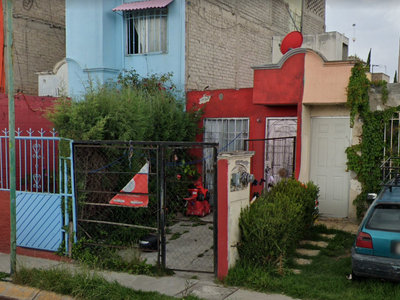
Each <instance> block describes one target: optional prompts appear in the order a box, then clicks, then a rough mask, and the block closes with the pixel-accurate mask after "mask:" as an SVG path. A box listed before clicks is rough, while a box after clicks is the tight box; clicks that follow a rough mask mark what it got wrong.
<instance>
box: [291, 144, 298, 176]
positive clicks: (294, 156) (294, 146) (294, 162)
mask: <svg viewBox="0 0 400 300" xmlns="http://www.w3.org/2000/svg"><path fill="white" fill-rule="evenodd" d="M296 146H297V144H296V137H293V173H292V174H293V176H294V174H295V171H296Z"/></svg>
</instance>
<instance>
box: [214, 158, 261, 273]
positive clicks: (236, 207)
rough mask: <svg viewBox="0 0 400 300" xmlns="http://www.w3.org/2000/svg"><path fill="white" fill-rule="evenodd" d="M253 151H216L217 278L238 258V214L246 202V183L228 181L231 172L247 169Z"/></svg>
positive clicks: (248, 199) (248, 194) (248, 192)
mask: <svg viewBox="0 0 400 300" xmlns="http://www.w3.org/2000/svg"><path fill="white" fill-rule="evenodd" d="M253 155H254V152H244V151H243V152H233V153H231V152H226V153H221V154H219V155H218V267H217V269H218V274H217V275H218V278H219V279H221V280H222V279H223V278H224V277H225V276H226V275H227V274H228V270H229V268H232V267H233V266H234V265H235V263H236V260H237V259H238V258H239V253H238V251H237V248H236V246H237V244H238V243H239V242H240V229H239V217H240V212H241V210H242V209H243V208H245V207H247V206H248V205H249V203H250V184H248V185H247V186H244V187H243V188H241V189H234V188H233V187H232V185H231V179H232V174H233V173H238V172H243V171H245V172H247V173H250V171H251V170H250V159H251V157H252V156H253Z"/></svg>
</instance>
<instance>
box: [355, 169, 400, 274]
mask: <svg viewBox="0 0 400 300" xmlns="http://www.w3.org/2000/svg"><path fill="white" fill-rule="evenodd" d="M397 176H398V175H397V174H396V178H397ZM370 195H373V198H375V200H374V201H373V202H372V204H371V205H370V207H369V209H368V211H367V213H366V214H365V216H364V218H363V220H362V222H361V223H360V226H359V228H358V233H357V237H356V240H355V241H354V244H353V247H352V250H351V264H352V277H353V279H357V277H376V278H382V279H388V280H394V281H400V180H399V181H397V180H392V181H390V183H389V184H386V185H384V188H383V190H382V192H381V193H380V194H379V195H378V196H377V195H376V194H370Z"/></svg>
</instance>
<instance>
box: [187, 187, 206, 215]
mask: <svg viewBox="0 0 400 300" xmlns="http://www.w3.org/2000/svg"><path fill="white" fill-rule="evenodd" d="M195 186H196V187H195V188H194V189H189V190H188V191H189V193H190V196H189V197H186V198H183V200H186V201H188V206H187V209H186V215H188V216H199V217H204V216H206V215H208V214H209V213H210V212H211V206H210V203H209V202H208V200H209V198H210V194H209V192H208V189H205V188H204V187H203V186H202V184H201V182H196V183H195Z"/></svg>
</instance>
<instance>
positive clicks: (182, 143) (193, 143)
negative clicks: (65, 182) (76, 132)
mask: <svg viewBox="0 0 400 300" xmlns="http://www.w3.org/2000/svg"><path fill="white" fill-rule="evenodd" d="M106 144H110V145H127V146H129V142H126V141H74V145H75V146H76V147H79V146H84V147H89V146H90V145H106ZM132 145H145V146H186V147H192V146H201V147H202V146H210V147H213V146H218V143H211V142H133V143H132ZM103 147H104V146H103ZM106 147H107V146H106ZM113 148H115V147H113ZM149 148H150V150H151V149H152V148H151V147H145V148H143V149H149Z"/></svg>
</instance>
